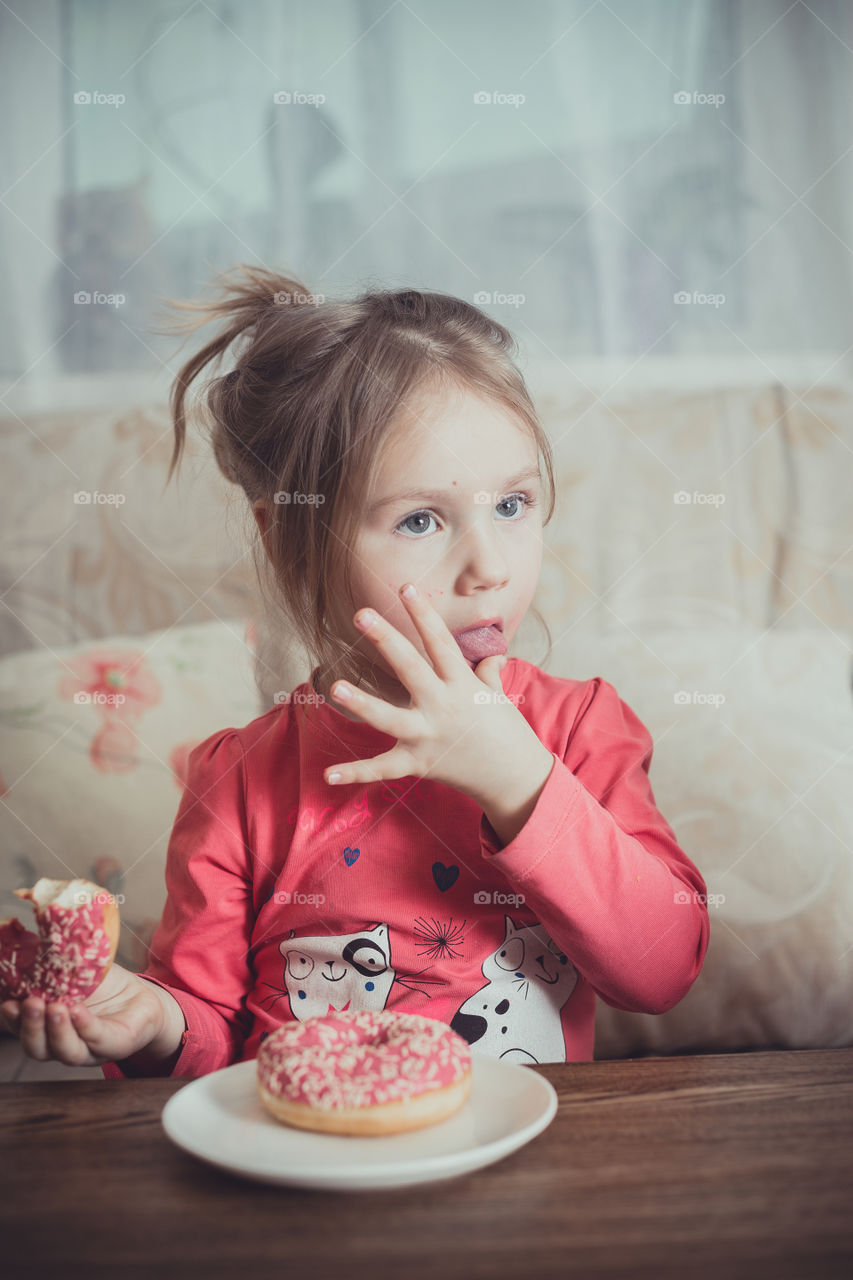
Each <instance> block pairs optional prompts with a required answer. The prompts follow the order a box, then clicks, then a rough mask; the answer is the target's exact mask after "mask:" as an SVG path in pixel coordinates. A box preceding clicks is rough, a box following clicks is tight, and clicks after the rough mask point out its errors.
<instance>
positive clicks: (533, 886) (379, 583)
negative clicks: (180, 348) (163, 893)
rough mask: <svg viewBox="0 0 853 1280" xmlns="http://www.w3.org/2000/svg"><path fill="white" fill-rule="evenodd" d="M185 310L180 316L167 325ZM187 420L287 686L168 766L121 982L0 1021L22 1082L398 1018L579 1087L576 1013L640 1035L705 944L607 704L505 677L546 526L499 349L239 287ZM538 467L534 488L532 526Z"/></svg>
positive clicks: (438, 303) (668, 842)
mask: <svg viewBox="0 0 853 1280" xmlns="http://www.w3.org/2000/svg"><path fill="white" fill-rule="evenodd" d="M178 305H186V304H178ZM191 309H195V310H201V311H202V312H203V313H204V317H203V319H202V320H199V319H195V320H193V321H188V322H186V321H185V322H184V323H183V324H181V325H178V326H175V327H178V328H181V329H187V330H190V331H191V330H192V329H194V328H197V327H198V326H199V324H201V323H204V322H205V320H207V319H208V318H210V316H211V315H212V316H214V317H224V318H225V319H226V321H227V323H226V324H225V326H224V327H223V328H222V330H221V331H220V333H219V335H218V336H217V337H216V338H215V339H213V340H212V341H210V342H209V344H208V345H207V346H205V347H204V348H203V349H202V350H201V351H199V352H198V354H196V355H195V356H194V357H193V358H192V359H190V360H189V361H188V362H187V363H186V365H185V366H184V367H183V368H182V369H181V371H180V373H179V375H178V377H177V379H176V381H175V383H174V386H173V388H172V396H171V404H172V410H173V416H174V424H175V449H174V454H173V458H172V467H171V469H170V472H169V476H170V478H171V475H172V473H173V472H174V470H175V467H176V465H177V463H178V461H179V460H180V457H181V453H182V449H183V445H184V438H185V430H186V419H185V400H186V397H187V393H188V389H189V387H190V384H191V383H193V381H194V380H195V379H196V378H197V377H198V375H199V374H200V373H201V372H202V370H204V369H205V368H206V367H207V366H208V365H209V364H210V363H211V362H212V361H219V360H221V357H222V355H223V353H224V352H225V351H226V349H228V348H229V347H230V346H231V344H232V343H237V342H239V343H240V344H242V349H241V351H240V354H239V356H238V357H237V359H236V364H235V367H234V368H233V370H232V371H231V372H229V373H226V374H225V375H224V376H219V377H217V378H215V379H212V380H211V382H210V384H209V388H208V392H207V400H206V403H207V409H208V411H209V415H210V418H211V420H212V432H213V434H212V443H213V448H214V451H215V455H216V458H217V460H218V463H219V465H220V467H221V469H222V470H223V471H224V473H225V475H226V476H228V477H229V479H231V480H233V481H235V482H236V483H238V484H239V485H241V486H242V488H243V490H244V492H245V494H246V498H247V501H248V503H249V504H250V507H251V510H252V512H253V514H254V518H255V520H256V521H257V525H258V529H259V532H260V535H261V536H260V539H259V546H261V547H262V548H263V550H262V551H261V552H260V554H259V556H258V558H257V563H258V568H259V570H260V571H261V581H262V585H264V583H265V578H266V579H267V584H268V585H271V586H272V588H273V590H274V591H275V593H276V599H277V600H278V602H279V604H280V605H281V606H282V610H283V612H282V618H283V621H282V626H284V627H287V628H288V629H289V631H290V633H291V634H293V635H296V636H297V637H298V638H299V639H300V640H301V641H302V642H303V643H304V645H305V647H306V649H307V651H308V652H309V654H310V655H311V657H312V660H313V661H314V663H315V665H314V666H313V669H312V673H311V677H310V679H309V680H308V681H306V682H305V683H303V684H301V685H300V686H298V688H296V689H295V690H293V691H292V693H291V694H290V695H289V696H288V697H287V698H286V699H285V700H284V701H283V702H279V703H277V705H275V706H274V707H273V709H272V710H271V711H268V712H267V713H266V714H265V715H262V716H259V717H258V718H257V719H255V720H253V721H252V722H251V723H250V724H248V725H246V726H245V727H243V728H228V729H223V730H221V731H220V732H218V733H215V734H213V735H212V736H211V737H210V738H208V739H207V740H206V741H205V742H203V743H201V744H200V745H199V746H197V747H196V748H195V750H194V751H193V752H192V753H191V755H190V757H189V766H188V780H187V786H186V789H185V791H184V794H183V797H182V800H181V804H180V807H179V810H178V814H177V817H176V820H175V824H174V828H173V831H172V834H171V839H170V843H169V849H168V856H167V864H166V884H167V888H168V898H167V901H166V905H165V909H164V913H163V917H162V920H161V923H160V925H159V927H158V929H157V931H156V933H155V935H154V937H153V940H152V946H151V953H150V959H149V963H148V967H147V969H146V970H145V972H144V973H143V974H134V973H131V972H129V971H127V970H124V969H122V968H121V967H120V966H118V965H114V966H113V967H112V969H111V970H110V972H109V974H108V975H107V977H106V979H105V980H104V982H103V983H102V985H101V987H100V988H99V989H98V991H97V992H95V994H94V995H93V996H92V997H90V999H88V1000H87V1001H86V1002H85V1004H81V1005H78V1006H77V1007H74V1008H72V1009H71V1010H70V1011H69V1010H68V1009H66V1008H63V1007H62V1006H59V1005H56V1006H54V1005H52V1004H51V1005H50V1006H49V1008H48V1009H47V1011H46V1013H47V1018H46V1019H45V1010H44V1008H43V1004H44V1002H43V1001H41V1000H39V999H36V998H34V997H30V998H29V999H28V1000H26V1001H25V1002H24V1006H23V1023H22V1024H21V1021H20V1013H21V1010H20V1007H19V1006H18V1005H16V1004H14V1003H13V1002H7V1004H6V1005H5V1006H4V1007H3V1015H4V1021H5V1023H6V1025H7V1026H9V1027H11V1029H12V1030H15V1031H19V1032H20V1035H21V1039H22V1042H23V1045H24V1048H25V1049H26V1051H27V1053H29V1054H30V1055H31V1056H32V1057H35V1058H39V1059H46V1058H50V1057H55V1058H58V1059H60V1060H61V1061H62V1062H66V1063H70V1064H82V1065H90V1064H95V1063H98V1064H103V1070H104V1074H105V1075H106V1076H107V1077H109V1078H119V1077H123V1076H138V1075H174V1076H188V1077H194V1076H200V1075H203V1074H205V1073H206V1072H210V1071H215V1070H217V1069H218V1068H221V1067H225V1066H228V1065H229V1064H231V1063H234V1062H238V1061H243V1060H246V1059H251V1058H254V1057H255V1056H256V1054H257V1052H258V1047H259V1045H260V1043H261V1041H262V1040H263V1039H264V1037H265V1036H267V1035H269V1034H270V1032H271V1031H273V1030H274V1029H275V1028H276V1027H277V1026H279V1025H281V1024H282V1023H283V1022H287V1021H289V1020H292V1019H298V1020H300V1021H301V1020H304V1019H306V1018H310V1017H312V1016H314V1015H318V1014H320V1015H323V1014H326V1013H328V1012H329V1011H332V1010H344V1009H399V1010H404V1011H408V1012H413V1013H420V1014H425V1015H427V1016H428V1017H432V1018H436V1019H439V1020H440V1021H443V1022H446V1023H449V1024H450V1025H451V1026H452V1027H453V1028H454V1029H455V1030H458V1031H459V1032H460V1033H461V1035H462V1036H464V1037H465V1039H466V1040H468V1042H469V1043H470V1044H471V1045H472V1046H473V1047H474V1048H476V1049H478V1050H480V1051H482V1052H484V1053H488V1054H491V1055H492V1056H494V1057H500V1058H503V1059H505V1060H507V1061H510V1062H521V1063H536V1062H564V1061H578V1060H591V1059H592V1058H593V1047H594V1046H593V1033H594V1019H595V997H596V995H599V996H600V997H601V998H602V999H603V1000H604V1001H606V1002H607V1003H608V1004H610V1005H613V1006H614V1007H616V1008H618V1009H626V1010H635V1011H639V1012H647V1013H662V1012H664V1011H665V1010H667V1009H671V1008H672V1007H673V1005H675V1004H676V1003H677V1002H678V1001H679V1000H681V998H682V997H683V996H684V995H685V993H686V992H687V991H688V990H689V989H690V987H691V985H692V984H693V982H694V981H695V979H696V977H697V976H698V974H699V972H700V970H701V968H702V963H703V961H704V957H705V952H706V949H707V946H708V937H709V927H710V926H709V920H708V913H707V908H706V906H705V893H706V886H705V882H704V880H703V878H702V876H701V875H700V873H699V871H698V870H697V868H696V867H695V866H694V865H693V863H692V862H691V861H690V859H689V858H688V857H687V856H686V855H685V854H684V853H683V852H682V850H681V849H680V848H679V846H678V843H677V841H676V838H675V835H674V833H673V831H672V829H671V828H670V827H669V826H668V825H667V823H666V821H665V820H664V818H663V817H662V816H661V814H660V813H659V812H658V810H657V808H656V805H655V801H654V796H653V794H652V789H651V786H650V784H649V779H648V770H649V764H650V762H651V758H652V741H651V737H650V735H649V733H648V731H647V730H646V729H645V727H644V726H643V724H642V723H641V722H640V720H639V719H638V718H637V716H636V715H635V714H634V713H633V711H632V710H631V709H630V707H628V706H627V705H626V704H625V703H624V702H622V701H621V699H620V698H619V696H618V695H617V693H616V690H615V689H614V688H613V686H612V685H610V684H608V682H607V681H606V680H603V679H601V678H600V677H596V678H595V679H593V680H586V681H576V680H572V679H569V678H564V677H559V676H551V675H547V674H545V673H544V672H543V671H541V670H540V669H539V668H538V667H536V666H534V665H533V664H532V663H530V662H526V661H523V660H522V659H520V658H510V659H509V660H508V661H507V660H506V652H507V649H508V648H509V646H510V645H511V643H512V640H513V637H514V636H515V634H516V632H517V630H518V627H519V625H520V623H521V621H522V619H523V617H524V615H525V613H526V612H527V609H528V607H529V606H530V604H531V601H532V598H533V595H534V592H535V590H536V584H537V579H538V576H539V569H540V564H541V558H542V527H543V523H547V521H548V520H549V519H550V517H551V514H552V512H553V469H552V461H551V452H550V447H549V443H548V440H547V437H546V436H545V434H544V432H543V430H542V428H541V426H540V424H539V422H538V419H537V416H536V413H535V410H534V408H533V405H532V404H531V402H530V399H529V398H528V394H527V391H526V388H525V385H524V381H523V379H522V377H521V375H520V373H519V372H518V370H517V368H516V367H515V364H514V363H513V360H512V352H513V340H512V338H511V335H510V334H509V333H508V332H507V330H506V329H504V328H503V327H502V326H501V325H499V324H497V322H496V321H494V320H492V319H490V318H488V317H487V316H485V315H484V314H483V313H482V312H480V311H479V310H478V309H477V308H476V307H474V306H471V305H470V304H469V303H466V302H463V301H461V300H460V299H458V298H452V297H447V296H445V295H443V294H438V293H425V292H419V291H417V290H414V289H400V290H394V291H373V292H367V293H365V294H363V295H362V296H361V297H359V298H357V299H356V300H355V301H342V302H335V301H322V300H318V299H316V298H314V297H312V295H310V294H309V293H308V292H307V290H306V289H305V288H304V287H303V286H302V285H300V284H299V283H298V282H296V281H292V280H288V279H284V278H282V277H280V276H277V275H274V274H272V273H270V272H267V271H260V270H255V269H248V268H245V269H243V270H242V272H241V273H240V274H239V276H238V277H237V279H235V280H231V281H229V282H227V283H226V286H225V288H224V289H223V291H222V293H221V296H220V298H219V300H218V301H216V302H214V303H207V304H201V305H196V306H195V307H193V308H191ZM540 453H541V455H542V457H543V459H544V462H545V468H546V471H547V477H548V489H549V495H550V497H549V503H548V514H547V516H546V518H545V519H544V521H543V517H542V510H543V506H544V494H543V480H542V474H541V470H540V464H539V455H540Z"/></svg>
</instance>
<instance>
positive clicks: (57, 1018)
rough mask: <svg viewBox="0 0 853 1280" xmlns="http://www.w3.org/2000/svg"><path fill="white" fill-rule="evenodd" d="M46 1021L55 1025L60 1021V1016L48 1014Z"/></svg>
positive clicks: (59, 1014)
mask: <svg viewBox="0 0 853 1280" xmlns="http://www.w3.org/2000/svg"><path fill="white" fill-rule="evenodd" d="M48 1019H49V1021H50V1022H52V1023H54V1025H56V1024H57V1023H59V1022H61V1021H62V1014H61V1013H59V1012H56V1013H51V1014H48Z"/></svg>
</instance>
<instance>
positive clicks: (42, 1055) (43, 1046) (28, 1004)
mask: <svg viewBox="0 0 853 1280" xmlns="http://www.w3.org/2000/svg"><path fill="white" fill-rule="evenodd" d="M21 1045H22V1047H23V1050H24V1053H26V1054H28V1055H29V1057H31V1058H35V1059H36V1060H37V1061H38V1062H46V1061H47V1059H48V1058H49V1057H50V1054H49V1053H48V1051H47V1033H46V1031H45V1025H44V1001H43V1000H42V999H40V998H39V997H38V996H27V998H26V1000H25V1001H24V1002H23V1005H22V1006H21Z"/></svg>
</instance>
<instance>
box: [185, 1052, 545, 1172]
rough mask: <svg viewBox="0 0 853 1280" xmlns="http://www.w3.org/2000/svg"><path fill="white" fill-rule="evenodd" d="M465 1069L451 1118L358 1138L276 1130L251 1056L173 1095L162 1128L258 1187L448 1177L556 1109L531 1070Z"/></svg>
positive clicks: (491, 1064) (527, 1136)
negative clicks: (464, 1088)
mask: <svg viewBox="0 0 853 1280" xmlns="http://www.w3.org/2000/svg"><path fill="white" fill-rule="evenodd" d="M471 1063H472V1070H473V1073H474V1078H473V1081H472V1086H471V1093H470V1095H469V1097H468V1100H467V1101H466V1102H465V1104H464V1105H463V1106H462V1107H461V1108H460V1110H459V1111H457V1113H456V1115H455V1116H450V1118H449V1119H447V1120H443V1121H441V1123H440V1124H435V1125H430V1126H429V1128H426V1129H413V1130H412V1131H411V1132H409V1133H395V1134H392V1135H390V1136H389V1137H373V1138H357V1137H347V1136H344V1135H338V1134H331V1133H311V1132H309V1131H308V1130H303V1129H295V1128H292V1127H290V1126H288V1125H285V1124H281V1123H280V1122H279V1121H278V1120H276V1119H274V1117H273V1116H271V1115H270V1114H269V1112H268V1111H266V1110H265V1109H264V1107H263V1104H262V1103H261V1100H260V1097H259V1096H258V1088H257V1062H256V1061H255V1059H254V1058H253V1059H250V1060H249V1061H248V1062H237V1063H235V1064H234V1066H231V1067H224V1068H223V1069H222V1070H221V1071H212V1072H211V1073H210V1074H209V1075H206V1076H200V1077H199V1079H197V1080H193V1081H192V1083H191V1084H188V1085H185V1086H184V1088H183V1089H180V1090H179V1091H178V1092H177V1093H176V1094H173V1095H172V1097H171V1098H170V1099H169V1101H168V1102H167V1103H166V1105H165V1107H164V1108H163V1115H162V1121H163V1128H164V1129H165V1130H166V1133H167V1134H168V1136H169V1137H170V1138H171V1140H172V1141H173V1142H174V1143H176V1144H177V1145H178V1146H179V1147H182V1148H183V1150H184V1151H188V1152H189V1153H190V1155H194V1156H198V1157H199V1159H201V1160H205V1161H207V1163H208V1164H214V1165H218V1166H219V1167H220V1168H222V1169H228V1170H230V1171H231V1172H232V1173H237V1174H240V1175H242V1176H244V1177H246V1178H253V1179H255V1180H256V1181H258V1182H274V1183H278V1184H280V1185H282V1186H293V1187H322V1188H324V1189H328V1190H334V1191H371V1190H374V1189H375V1188H378V1187H400V1186H413V1185H415V1184H416V1183H420V1182H433V1181H437V1180H439V1179H444V1178H455V1177H457V1176H458V1175H459V1174H461V1173H468V1172H469V1171H470V1170H471V1169H480V1168H482V1167H483V1165H487V1164H493V1163H494V1162H495V1161H496V1160H501V1159H503V1157H504V1156H506V1155H509V1153H510V1152H511V1151H515V1150H517V1149H518V1147H522V1146H524V1144H525V1143H526V1142H530V1140H531V1138H535V1137H536V1136H537V1134H539V1133H541V1132H542V1130H543V1129H545V1128H547V1126H548V1125H549V1124H550V1123H551V1121H552V1120H553V1119H554V1116H555V1114H556V1111H557V1095H556V1093H555V1092H554V1089H553V1087H552V1086H551V1085H550V1084H549V1083H548V1081H547V1080H546V1079H545V1078H544V1076H540V1075H538V1074H537V1073H536V1072H535V1071H531V1070H530V1068H529V1067H522V1066H519V1065H517V1064H515V1063H509V1062H502V1061H501V1060H500V1059H498V1058H490V1057H487V1056H486V1055H485V1054H482V1053H477V1052H472V1054H471Z"/></svg>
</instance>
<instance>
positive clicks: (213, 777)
mask: <svg viewBox="0 0 853 1280" xmlns="http://www.w3.org/2000/svg"><path fill="white" fill-rule="evenodd" d="M244 795H245V792H244V775H243V750H242V746H241V744H240V739H239V737H238V736H237V734H236V733H235V732H234V730H233V729H225V730H222V731H221V732H219V733H217V734H214V735H213V736H212V737H210V738H208V739H206V741H204V742H202V743H200V744H199V745H198V746H197V747H195V748H194V750H193V751H191V752H190V755H189V758H188V761H187V783H186V787H185V790H184V793H183V796H182V798H181V802H180V805H179V807H178V813H177V816H176V818H175V822H174V826H173V828H172V833H171V836H170V838H169V846H168V850H167V853H166V888H167V898H166V904H165V907H164V910H163V916H162V918H161V920H160V923H159V925H158V926H157V929H156V930H155V932H154V936H153V938H152V940H151V947H150V952H149V961H148V966H147V968H146V969H145V970H144V971H143V972H142V973H141V974H140V975H139V976H140V977H142V978H146V979H148V980H149V981H151V982H154V983H156V984H157V985H158V986H161V987H163V988H165V990H166V991H168V992H169V993H170V994H171V995H172V996H174V998H175V1000H177V1002H178V1004H179V1005H180V1006H181V1009H182V1010H183V1014H184V1020H185V1023H186V1029H185V1031H184V1034H183V1037H182V1039H181V1052H180V1055H179V1056H178V1058H177V1059H176V1061H175V1064H174V1066H173V1067H172V1069H171V1070H170V1071H168V1072H163V1073H162V1074H163V1075H170V1076H186V1077H191V1078H192V1077H196V1076H202V1075H206V1074H207V1073H208V1072H210V1071H217V1070H218V1069H219V1068H220V1067H227V1066H229V1065H230V1064H231V1063H233V1062H236V1061H238V1060H239V1056H240V1051H241V1049H242V1046H243V1043H244V1041H245V1039H246V1036H247V1035H248V1034H249V1030H250V1026H251V1014H250V1013H249V1011H248V1010H247V1008H246V998H247V996H248V994H249V992H250V990H251V988H252V984H253V976H252V970H251V965H250V961H249V949H250V946H251V935H252V925H253V920H254V910H253V898H252V875H251V860H250V854H249V849H248V843H247V833H246V816H245V805H244ZM101 1069H102V1071H103V1073H104V1076H105V1077H106V1078H107V1079H108V1080H119V1079H126V1078H129V1077H130V1076H131V1072H130V1071H126V1070H125V1069H124V1067H123V1064H122V1063H121V1062H106V1063H103V1064H102V1067H101ZM138 1074H139V1073H138V1072H136V1075H138ZM151 1074H152V1075H153V1074H158V1073H156V1072H151Z"/></svg>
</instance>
